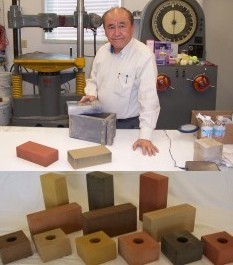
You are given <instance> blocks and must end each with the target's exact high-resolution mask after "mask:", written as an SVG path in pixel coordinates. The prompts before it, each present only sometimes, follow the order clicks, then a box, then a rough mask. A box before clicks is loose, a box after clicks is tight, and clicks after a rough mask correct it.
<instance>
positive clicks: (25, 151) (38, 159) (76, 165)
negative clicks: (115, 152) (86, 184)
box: [16, 141, 112, 169]
mask: <svg viewBox="0 0 233 265" xmlns="http://www.w3.org/2000/svg"><path fill="white" fill-rule="evenodd" d="M16 155H17V157H19V158H22V159H24V160H27V161H30V162H33V163H35V164H38V165H41V166H44V167H47V166H49V165H51V164H52V163H54V162H56V161H57V160H58V159H59V152H58V150H57V149H55V148H52V147H49V146H45V145H42V144H39V143H36V142H32V141H28V142H25V143H23V144H21V145H19V146H17V147H16ZM67 160H68V162H69V163H70V165H71V166H72V167H73V169H80V168H84V167H90V166H95V165H100V164H105V163H110V162H111V161H112V153H111V151H110V150H109V149H108V148H107V147H105V146H104V145H99V146H91V147H85V148H79V149H73V150H68V151H67Z"/></svg>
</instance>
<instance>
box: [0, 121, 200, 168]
mask: <svg viewBox="0 0 233 265" xmlns="http://www.w3.org/2000/svg"><path fill="white" fill-rule="evenodd" d="M138 133H139V131H138V130H117V131H116V137H115V138H114V143H113V145H111V146H106V147H107V148H108V149H109V150H110V151H111V152H112V162H110V163H106V164H101V165H96V166H91V167H86V168H82V169H79V170H84V171H85V170H108V171H109V170H110V171H114V170H118V171H140V170H158V171H160V170H163V171H174V170H178V171H180V170H182V169H180V168H179V167H184V166H185V162H186V161H188V160H193V141H194V140H195V139H196V135H195V133H194V134H192V133H191V134H184V133H180V132H179V131H176V130H167V131H165V130H155V131H154V135H153V142H154V144H155V145H156V146H157V147H158V148H159V153H158V154H157V155H156V156H152V157H149V156H143V155H142V153H141V149H139V148H138V149H137V150H136V151H133V150H132V145H133V143H134V141H135V140H136V139H137V138H138ZM27 141H33V142H36V143H39V144H42V145H46V146H49V147H52V148H55V149H58V151H59V159H58V161H56V162H54V163H52V164H51V165H49V166H48V167H43V166H40V165H38V164H35V163H32V162H29V161H26V160H24V159H21V158H18V157H17V156H16V147H17V146H19V145H21V144H23V143H25V142H27ZM96 145H99V144H98V143H93V142H89V141H83V140H79V139H74V138H70V137H69V129H68V128H45V127H14V126H1V127H0V171H15V170H24V171H40V170H42V171H43V170H49V171H70V170H74V169H73V168H72V166H71V165H70V164H69V162H68V159H67V151H69V150H73V149H79V148H84V147H91V146H96Z"/></svg>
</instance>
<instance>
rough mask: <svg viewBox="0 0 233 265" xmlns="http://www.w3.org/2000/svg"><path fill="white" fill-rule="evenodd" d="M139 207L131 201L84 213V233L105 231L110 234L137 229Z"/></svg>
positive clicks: (119, 233) (115, 234)
mask: <svg viewBox="0 0 233 265" xmlns="http://www.w3.org/2000/svg"><path fill="white" fill-rule="evenodd" d="M136 229H137V208H136V207H135V206H134V205H132V204H131V203H125V204H120V205H116V206H111V207H106V208H102V209H97V210H92V211H90V212H85V213H83V234H84V235H86V234H90V233H94V232H97V231H104V232H105V233H106V234H107V235H108V236H110V237H113V236H118V235H121V234H125V233H129V232H133V231H136Z"/></svg>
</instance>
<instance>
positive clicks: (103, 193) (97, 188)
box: [86, 171, 114, 210]
mask: <svg viewBox="0 0 233 265" xmlns="http://www.w3.org/2000/svg"><path fill="white" fill-rule="evenodd" d="M86 181H87V195H88V205H89V210H94V209H99V208H104V207H109V206H114V187H113V175H112V174H108V173H105V172H99V171H94V172H89V173H87V174H86Z"/></svg>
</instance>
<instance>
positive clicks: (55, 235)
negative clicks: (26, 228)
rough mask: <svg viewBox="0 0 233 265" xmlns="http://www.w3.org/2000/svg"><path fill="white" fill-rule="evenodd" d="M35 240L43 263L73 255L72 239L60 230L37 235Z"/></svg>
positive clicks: (34, 237)
mask: <svg viewBox="0 0 233 265" xmlns="http://www.w3.org/2000/svg"><path fill="white" fill-rule="evenodd" d="M33 240H34V243H35V246H36V249H37V251H38V253H39V255H40V258H41V259H42V261H43V262H48V261H51V260H55V259H58V258H62V257H65V256H68V255H71V254H72V250H71V244H70V239H69V238H68V236H67V235H66V234H65V233H64V232H63V231H62V230H61V229H60V228H57V229H54V230H50V231H47V232H43V233H40V234H36V235H34V236H33Z"/></svg>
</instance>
